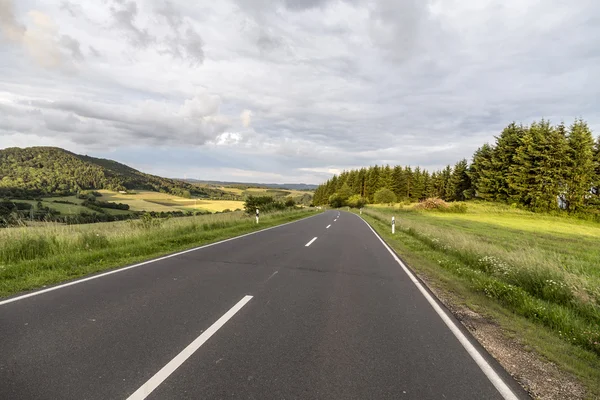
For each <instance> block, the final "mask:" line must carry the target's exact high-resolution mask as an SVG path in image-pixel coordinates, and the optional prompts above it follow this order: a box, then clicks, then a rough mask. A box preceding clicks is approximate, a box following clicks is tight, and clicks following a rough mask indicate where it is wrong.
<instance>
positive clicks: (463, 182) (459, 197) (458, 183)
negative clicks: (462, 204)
mask: <svg viewBox="0 0 600 400" xmlns="http://www.w3.org/2000/svg"><path fill="white" fill-rule="evenodd" d="M468 168H469V164H468V163H467V160H466V159H462V160H460V161H459V162H457V163H456V165H455V166H454V169H453V171H452V175H451V176H450V178H449V181H448V187H449V193H448V194H447V198H448V200H450V201H464V200H465V199H466V196H465V194H466V193H467V191H468V190H469V189H470V188H471V178H470V177H469V175H468V174H467V171H468Z"/></svg>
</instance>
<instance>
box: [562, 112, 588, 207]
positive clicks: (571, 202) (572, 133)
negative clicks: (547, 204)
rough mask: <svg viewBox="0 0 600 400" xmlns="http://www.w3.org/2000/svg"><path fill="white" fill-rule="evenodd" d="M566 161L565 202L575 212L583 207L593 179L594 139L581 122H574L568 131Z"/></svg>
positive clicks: (586, 126)
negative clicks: (567, 161)
mask: <svg viewBox="0 0 600 400" xmlns="http://www.w3.org/2000/svg"><path fill="white" fill-rule="evenodd" d="M568 160H569V163H568V167H567V168H566V183H565V200H566V206H567V209H568V210H569V211H575V210H577V209H580V208H582V207H583V206H584V205H585V203H586V199H587V198H588V197H589V195H590V192H591V189H592V186H593V184H594V177H595V163H594V138H593V137H592V132H591V131H590V129H589V128H588V125H587V124H586V123H585V122H584V121H582V120H577V121H575V123H573V125H571V128H570V130H569V138H568Z"/></svg>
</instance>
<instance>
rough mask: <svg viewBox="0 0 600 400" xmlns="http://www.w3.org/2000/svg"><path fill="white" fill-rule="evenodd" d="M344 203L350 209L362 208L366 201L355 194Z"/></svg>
mask: <svg viewBox="0 0 600 400" xmlns="http://www.w3.org/2000/svg"><path fill="white" fill-rule="evenodd" d="M346 203H347V204H348V206H350V207H352V208H363V207H364V206H365V205H366V204H367V199H365V198H364V197H362V196H361V195H359V194H355V195H354V196H350V198H349V199H348V201H347V202H346Z"/></svg>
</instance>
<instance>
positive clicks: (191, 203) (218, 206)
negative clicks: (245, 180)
mask: <svg viewBox="0 0 600 400" xmlns="http://www.w3.org/2000/svg"><path fill="white" fill-rule="evenodd" d="M175 201H176V202H178V203H181V204H182V208H186V209H190V208H191V209H196V210H204V211H212V212H220V211H223V210H231V211H234V210H237V209H240V210H241V209H243V208H244V202H243V201H236V200H190V199H176V200H175Z"/></svg>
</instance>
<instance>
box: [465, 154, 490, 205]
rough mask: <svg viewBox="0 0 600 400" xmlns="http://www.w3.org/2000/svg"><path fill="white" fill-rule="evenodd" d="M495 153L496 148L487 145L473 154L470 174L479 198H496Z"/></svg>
mask: <svg viewBox="0 0 600 400" xmlns="http://www.w3.org/2000/svg"><path fill="white" fill-rule="evenodd" d="M493 153H494V148H493V147H492V146H490V145H489V144H488V143H486V144H484V145H483V146H481V147H480V148H478V149H477V150H476V151H475V154H473V162H472V163H471V166H470V167H469V172H468V174H469V177H470V178H471V182H472V184H473V189H474V191H475V193H474V195H475V197H477V198H482V199H487V200H492V199H494V198H495V197H496V194H497V188H496V187H495V183H496V182H497V181H496V180H495V179H494V176H495V172H494V171H493V166H492V158H493Z"/></svg>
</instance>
